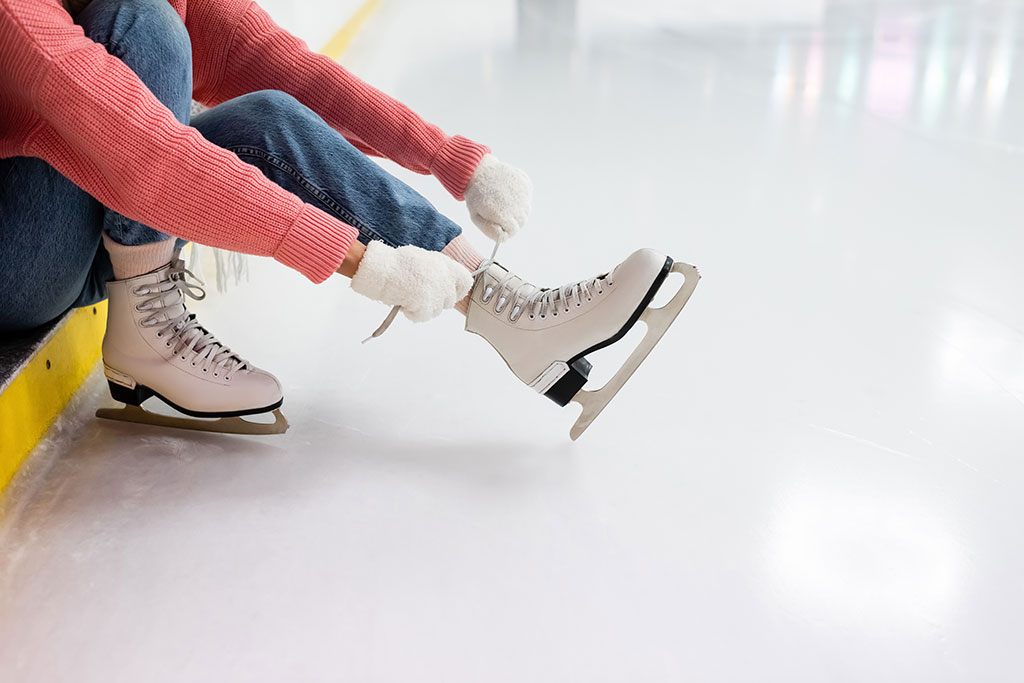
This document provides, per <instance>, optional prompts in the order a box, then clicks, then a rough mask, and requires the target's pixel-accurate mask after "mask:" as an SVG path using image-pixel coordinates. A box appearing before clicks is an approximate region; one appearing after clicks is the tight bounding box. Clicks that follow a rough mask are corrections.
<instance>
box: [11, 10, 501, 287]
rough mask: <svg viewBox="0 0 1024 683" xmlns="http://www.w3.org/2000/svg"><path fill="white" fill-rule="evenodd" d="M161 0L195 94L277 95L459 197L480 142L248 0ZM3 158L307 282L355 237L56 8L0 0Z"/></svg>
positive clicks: (337, 260)
mask: <svg viewBox="0 0 1024 683" xmlns="http://www.w3.org/2000/svg"><path fill="white" fill-rule="evenodd" d="M169 2H170V4H171V6H172V7H173V8H174V9H175V11H176V12H177V13H178V15H179V16H180V17H181V19H182V21H183V22H184V24H185V28H186V29H187V31H188V34H189V37H190V40H191V43H192V58H193V88H194V90H193V96H194V97H195V99H196V100H198V101H200V102H202V103H204V104H208V105H216V104H218V103H220V102H223V101H225V100H228V99H231V98H232V97H236V96H238V95H242V94H245V93H248V92H254V91H257V90H266V89H275V90H282V91H284V92H287V93H289V94H291V95H293V96H294V97H295V98H297V99H298V100H299V101H300V102H302V103H303V104H305V105H306V106H308V107H310V108H311V109H313V110H314V111H315V112H317V113H318V114H319V115H320V116H321V117H323V119H324V120H325V121H326V122H327V123H328V124H330V125H331V126H332V127H333V128H335V129H336V130H337V131H339V132H340V133H341V134H342V135H344V136H345V137H346V138H347V139H348V140H350V141H351V142H352V143H353V144H355V145H356V146H357V147H359V148H360V149H361V150H363V151H364V152H367V153H369V154H376V155H380V156H386V157H388V158H390V159H392V160H394V161H396V162H398V163H399V164H401V165H402V166H405V167H406V168H408V169H411V170H413V171H416V172H418V173H432V174H433V175H435V176H436V177H437V178H438V179H439V180H440V181H441V183H442V184H443V185H444V187H445V188H446V189H447V190H448V191H449V192H450V193H451V194H452V195H453V196H455V197H456V198H457V199H462V195H463V192H464V190H465V188H466V185H467V184H468V183H469V179H470V176H471V175H472V174H473V171H474V169H475V168H476V166H477V164H478V163H479V162H480V159H481V158H482V157H483V155H484V154H486V153H487V151H488V150H487V148H486V147H484V146H483V145H479V144H477V143H475V142H472V141H471V140H468V139H466V138H463V137H460V136H454V137H449V136H447V135H445V134H444V132H442V131H441V129H440V128H438V127H437V126H434V125H431V124H428V123H426V122H425V121H423V120H422V119H421V118H420V117H418V116H417V115H416V114H414V113H413V112H412V111H410V110H409V108H408V107H406V106H405V105H403V104H401V103H400V102H397V101H395V100H394V99H392V98H390V97H388V96H387V95H385V94H383V93H381V92H380V91H378V90H376V89H374V88H372V87H370V86H369V85H367V84H366V83H363V82H362V81H360V80H359V79H358V78H356V77H355V76H353V75H352V74H350V73H349V72H348V71H346V70H345V69H343V68H342V67H341V66H339V65H338V64H336V63H335V62H334V61H332V60H330V59H328V58H326V57H324V56H322V55H318V54H315V53H313V52H310V51H309V50H308V49H307V48H306V45H305V44H304V43H303V42H302V41H300V40H299V39H297V38H295V37H294V36H292V35H290V34H289V33H287V32H286V31H284V30H283V29H281V28H280V27H278V26H277V25H276V24H274V22H273V21H272V20H271V19H270V17H269V16H267V14H266V13H265V12H264V11H263V10H262V9H261V8H260V7H259V6H257V5H256V4H255V3H253V2H251V0H187V1H186V0H169ZM12 156H32V157H38V158H40V159H43V160H45V161H46V162H48V163H49V164H50V165H52V166H53V167H54V168H56V169H57V170H58V171H60V172H61V173H62V174H64V175H65V176H67V177H68V178H70V179H71V180H72V181H73V182H75V183H76V184H77V185H78V186H79V187H81V188H83V189H84V190H86V191H87V192H89V193H90V194H91V195H92V196H93V197H95V198H96V199H98V200H99V201H100V202H102V203H103V204H104V205H106V206H108V207H110V208H111V209H113V210H115V211H117V212H119V213H121V214H124V215H125V216H127V217H128V218H131V219H134V220H138V221H141V222H143V223H145V224H146V225H149V226H151V227H153V228H156V229H157V230H161V231H163V232H166V233H169V234H171V235H175V236H177V237H182V238H184V239H187V240H193V241H195V242H199V243H201V244H207V245H210V246H214V247H221V248H225V249H230V250H233V251H240V252H244V253H248V254H257V255H260V256H273V257H274V258H275V259H277V260H278V261H280V262H281V263H283V264H285V265H287V266H289V267H291V268H294V269H296V270H298V271H299V272H301V273H302V274H304V275H305V276H306V277H308V278H309V279H310V280H312V281H314V282H321V281H323V280H325V279H327V277H329V276H330V275H331V274H332V273H333V272H334V271H335V270H337V268H338V266H339V265H340V264H341V261H342V260H343V259H344V257H345V253H346V252H347V250H348V248H349V246H350V245H351V244H352V241H353V240H354V239H355V237H356V235H357V231H356V230H355V228H352V227H351V226H348V225H345V224H344V223H342V222H340V221H338V220H337V219H335V218H333V217H332V216H330V215H328V214H326V213H324V212H323V211H321V210H320V209H318V208H316V207H314V206H312V205H310V204H305V203H303V202H302V201H301V200H300V199H299V198H298V197H296V196H295V195H293V194H291V193H289V192H287V191H285V190H283V189H282V188H280V187H279V186H277V185H276V184H274V183H273V182H271V181H269V180H268V179H267V178H265V177H264V176H263V175H262V174H261V173H260V172H259V170H257V169H256V168H255V167H254V166H250V165H248V164H246V163H243V162H242V161H241V160H239V159H238V157H236V156H235V155H234V154H232V153H231V152H228V151H226V150H224V149H221V148H220V147H217V146H216V145H214V144H212V143H210V142H208V141H207V140H206V139H204V138H203V137H202V136H201V135H200V134H199V133H198V132H197V131H196V130H195V129H194V128H190V127H188V126H183V125H182V124H180V123H179V122H178V121H177V120H176V119H175V118H174V116H173V115H172V114H171V113H170V111H168V110H167V108H166V107H164V106H163V105H162V104H160V102H159V101H158V100H157V99H156V98H155V97H154V96H153V95H152V93H150V91H149V89H148V88H147V87H146V86H145V85H144V84H143V83H142V82H141V81H140V80H139V79H138V77H136V75H135V74H134V73H133V72H132V71H131V70H130V69H129V68H128V67H127V66H125V64H124V63H123V62H121V60H119V59H117V58H116V57H113V56H111V55H110V54H108V53H107V51H106V49H104V48H103V46H101V45H98V44H97V43H94V42H93V41H91V40H89V39H88V38H86V37H85V35H84V34H83V32H82V29H81V28H80V27H79V26H77V25H75V24H74V23H73V22H72V20H71V17H70V15H68V13H67V12H65V11H64V9H63V8H62V7H61V4H60V0H0V158H4V157H12ZM0 182H2V179H0ZM2 219H3V217H0V220H2Z"/></svg>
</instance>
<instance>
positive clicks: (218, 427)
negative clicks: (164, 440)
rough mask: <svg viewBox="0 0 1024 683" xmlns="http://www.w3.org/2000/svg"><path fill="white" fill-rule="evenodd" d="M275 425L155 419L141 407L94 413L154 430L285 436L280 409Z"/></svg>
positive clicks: (222, 419) (226, 419)
mask: <svg viewBox="0 0 1024 683" xmlns="http://www.w3.org/2000/svg"><path fill="white" fill-rule="evenodd" d="M273 415H274V421H273V422H271V423H262V422H249V421H247V420H243V419H242V418H240V417H219V418H217V419H214V420H204V419H199V418H192V417H173V416H170V415H158V414H157V413H151V412H149V411H148V410H146V409H145V408H143V407H142V406H125V407H123V408H100V409H99V410H97V411H96V417H100V418H103V419H104V420H119V421H121V422H135V423H137V424H147V425H155V426H157V427H171V428H173V429H189V430H192V431H194V432H217V433H220V434H253V435H263V434H284V433H285V432H287V431H288V427H289V425H288V420H286V419H285V417H284V415H283V414H282V413H281V410H280V409H276V410H274V412H273Z"/></svg>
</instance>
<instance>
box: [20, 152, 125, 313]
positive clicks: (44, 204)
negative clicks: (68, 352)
mask: <svg viewBox="0 0 1024 683" xmlns="http://www.w3.org/2000/svg"><path fill="white" fill-rule="evenodd" d="M102 227H103V206H102V205H101V204H100V203H99V202H98V201H96V200H95V199H93V198H92V197H90V196H89V195H88V194H87V193H86V192H84V191H83V190H81V189H79V188H78V187H77V186H76V185H75V184H74V183H72V182H71V181H70V180H68V179H67V178H65V177H64V176H62V175H61V174H60V173H58V172H57V171H56V170H55V169H54V168H53V167H52V166H50V165H49V164H47V163H46V162H44V161H42V160H40V159H30V158H27V157H15V158H13V159H0V245H2V246H0V332H15V331H21V330H27V329H31V328H33V327H37V326H39V325H43V324H45V323H48V322H50V321H51V320H54V319H55V318H57V317H59V316H60V315H61V314H63V313H64V312H65V311H66V310H68V309H69V308H72V307H74V306H86V305H88V304H91V303H95V302H96V301H99V300H101V299H103V298H105V297H106V293H105V291H104V287H103V283H104V281H105V280H106V279H108V278H109V276H110V274H111V273H112V271H111V269H110V261H109V259H108V258H107V254H106V252H104V251H103V249H102V248H100V233H101V231H102Z"/></svg>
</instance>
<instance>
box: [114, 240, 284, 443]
mask: <svg viewBox="0 0 1024 683" xmlns="http://www.w3.org/2000/svg"><path fill="white" fill-rule="evenodd" d="M186 274H188V275H191V273H189V272H188V271H187V270H185V268H184V264H183V263H182V261H181V260H180V259H178V258H175V259H174V260H172V261H171V262H170V263H169V264H167V265H166V266H164V267H163V268H159V269H157V270H155V271H153V272H151V273H146V274H145V275H140V276H138V277H133V278H130V279H127V280H114V281H112V282H109V283H107V291H108V294H109V299H110V305H109V309H108V310H109V312H108V317H107V331H106V334H105V335H104V337H103V369H104V373H105V374H106V377H107V381H108V384H109V386H110V393H111V396H113V398H114V400H116V401H120V402H122V403H125V404H127V406H129V407H128V408H126V409H125V410H121V411H116V410H110V409H106V410H101V411H99V412H98V413H97V415H99V416H100V417H107V418H113V419H121V420H128V421H131V422H146V423H151V424H160V425H164V426H171V427H181V428H185V429H198V430H202V431H220V432H234V433H249V434H254V433H257V434H264V433H281V432H283V431H284V430H285V429H287V421H284V418H283V416H282V415H281V414H280V412H279V411H278V410H277V409H278V408H279V407H280V406H281V403H282V402H283V397H282V394H281V385H280V383H279V382H278V381H277V379H276V378H275V377H274V376H273V375H271V374H270V373H268V372H265V371H263V370H260V369H258V368H256V367H255V366H253V365H252V364H251V363H249V362H247V361H245V360H244V359H242V358H240V357H239V356H238V355H237V354H235V353H234V352H233V351H231V349H229V348H228V347H226V346H224V345H223V344H222V343H221V342H220V341H218V340H217V338H216V337H214V335H213V334H211V333H210V332H209V331H207V330H206V329H205V328H204V327H202V326H201V325H200V324H199V321H198V320H196V316H195V314H193V313H189V312H188V310H187V309H186V307H185V296H186V295H188V296H189V297H191V298H193V299H197V300H199V299H203V298H205V296H206V295H205V292H204V291H203V290H202V288H200V287H198V286H197V285H194V284H191V283H189V282H188V281H187V279H186ZM151 396H156V397H157V398H159V399H160V400H162V401H163V402H164V403H166V404H167V405H169V406H171V407H173V408H174V409H176V410H177V411H179V412H181V413H184V414H186V415H191V416H193V417H199V418H211V417H219V418H231V419H227V420H220V421H213V422H211V421H208V420H202V421H200V420H188V419H183V418H174V417H166V416H162V415H157V414H155V413H149V412H147V411H145V410H143V409H141V408H139V407H138V406H140V405H141V404H142V402H143V401H145V400H146V399H148V398H149V397H151ZM271 411H274V413H275V417H276V418H277V421H276V422H275V423H274V424H260V423H253V422H248V421H245V420H241V419H239V418H240V416H242V415H255V414H259V413H267V412H271Z"/></svg>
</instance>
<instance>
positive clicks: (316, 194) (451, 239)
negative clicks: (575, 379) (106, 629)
mask: <svg viewBox="0 0 1024 683" xmlns="http://www.w3.org/2000/svg"><path fill="white" fill-rule="evenodd" d="M192 125H193V126H194V127H195V128H196V129H198V130H199V132H201V133H202V134H203V137H205V138H206V139H207V140H209V141H211V142H213V143H214V144H216V145H218V146H220V147H224V148H225V149H228V150H230V151H232V152H234V153H235V154H236V155H238V157H239V158H241V159H242V160H243V161H245V162H247V163H250V164H252V165H254V166H256V167H257V168H259V169H260V170H261V171H263V173H264V175H266V176H267V177H268V178H270V179H271V180H273V181H274V182H275V183H277V184H278V185H280V186H281V187H283V188H284V189H286V190H288V191H289V192H292V193H294V194H295V195H297V196H298V197H299V198H301V199H302V200H303V201H305V202H308V203H310V204H313V205H315V206H317V207H318V208H320V209H323V210H324V211H326V212H327V213H329V214H331V215H333V216H335V217H337V218H338V219H339V220H341V221H343V222H345V223H347V224H349V225H351V226H353V227H354V228H356V229H357V230H359V240H360V242H362V243H363V244H366V243H368V242H369V241H370V240H380V241H382V242H384V243H386V244H388V245H391V246H403V245H407V244H412V245H416V246H418V247H422V248H424V249H429V250H431V251H443V252H445V253H446V254H448V255H449V256H451V257H452V258H454V259H455V260H456V261H458V262H459V263H462V264H463V265H465V266H466V267H467V268H469V269H470V270H473V269H475V268H476V267H477V266H478V265H479V264H480V262H481V260H482V258H481V257H480V256H479V254H477V253H476V251H475V250H473V248H472V247H471V246H469V244H468V243H467V242H465V241H464V240H463V238H462V237H461V233H462V230H461V228H460V227H459V226H458V225H456V224H455V223H454V222H453V221H451V220H450V219H448V218H447V217H446V216H445V215H444V214H442V213H440V212H439V211H438V210H437V209H435V208H434V206H433V205H432V204H431V203H430V202H429V201H427V200H426V199H425V198H424V197H423V196H422V195H420V194H419V193H418V192H416V191H415V190H413V189H412V188H411V187H409V186H408V185H406V184H405V183H403V182H402V181H401V180H398V179H397V178H395V177H394V176H392V175H391V174H390V173H388V172H387V171H386V170H384V169H383V168H381V167H380V166H378V165H377V164H376V163H374V162H373V161H372V160H371V159H369V158H368V157H367V156H366V155H365V154H363V153H362V152H360V151H359V150H358V149H356V148H355V147H354V146H352V145H351V144H350V143H349V142H348V141H347V140H346V139H345V138H344V137H343V136H342V135H341V134H340V133H338V132H337V131H335V130H334V129H332V128H331V127H330V126H328V125H327V124H326V123H325V122H324V120H323V119H321V118H320V117H319V116H318V115H317V114H316V113H314V112H313V111H312V110H310V109H309V108H307V107H305V106H304V105H302V104H301V103H299V102H298V101H297V100H296V99H295V98H293V97H291V96H290V95H287V94H285V93H282V92H279V91H275V90H264V91H260V92H255V93H250V94H248V95H243V96H241V97H237V98H235V99H233V100H230V101H228V102H225V103H223V104H221V105H219V106H216V107H214V108H212V109H210V110H208V111H206V112H203V113H202V114H198V115H196V116H195V117H194V118H193V119H192Z"/></svg>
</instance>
